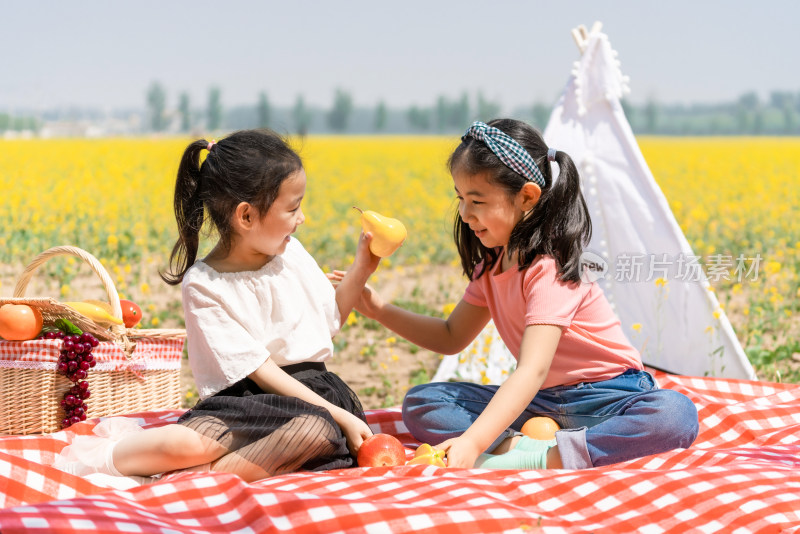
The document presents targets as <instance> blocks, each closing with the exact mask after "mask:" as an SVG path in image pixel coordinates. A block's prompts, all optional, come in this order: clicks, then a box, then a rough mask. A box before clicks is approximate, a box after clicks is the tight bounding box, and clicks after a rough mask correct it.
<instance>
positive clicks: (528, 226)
mask: <svg viewBox="0 0 800 534" xmlns="http://www.w3.org/2000/svg"><path fill="white" fill-rule="evenodd" d="M488 124H489V126H494V127H495V128H498V129H499V130H502V131H503V132H505V133H506V134H508V135H510V136H511V137H512V138H514V140H515V141H517V142H518V143H519V144H520V145H522V147H523V148H524V149H525V150H527V151H528V153H529V154H530V155H531V157H532V158H533V160H534V161H535V162H536V165H537V166H538V167H539V169H540V170H541V171H542V175H543V176H544V180H545V185H544V187H542V196H541V198H540V199H539V202H538V203H537V204H536V206H535V207H534V208H533V210H531V212H530V213H528V214H526V215H525V216H524V217H523V218H522V219H521V220H520V221H519V222H518V223H517V225H516V226H515V227H514V229H513V230H512V232H511V236H510V238H509V241H508V252H514V251H518V252H519V268H520V269H524V268H526V267H528V266H530V264H531V263H532V262H533V260H534V258H535V257H536V256H537V255H539V254H547V255H549V256H552V257H553V258H555V260H556V265H557V266H558V269H559V275H560V279H561V280H565V281H566V280H568V281H574V282H579V281H580V277H581V270H580V269H581V268H580V265H581V259H580V256H581V253H582V252H583V247H584V246H586V244H588V243H589V239H590V238H591V236H592V221H591V218H590V217H589V210H588V209H587V208H586V202H585V201H584V199H583V195H582V194H581V188H580V177H579V175H578V169H577V168H576V167H575V163H573V161H572V158H570V157H569V155H568V154H567V153H566V152H562V151H558V152H556V158H555V161H556V163H558V168H559V173H558V176H557V179H556V180H555V184H553V175H552V172H551V170H550V165H549V162H548V161H547V144H546V143H545V142H544V139H543V138H542V135H541V134H540V133H539V132H538V131H536V130H535V129H534V128H533V127H531V126H529V125H528V124H526V123H524V122H522V121H518V120H513V119H495V120H493V121H491V122H489V123H488ZM447 165H448V167H449V169H450V173H451V174H452V173H453V172H454V171H457V170H460V171H463V172H466V173H467V174H471V175H474V174H479V173H484V172H488V173H489V180H490V182H492V183H494V184H497V185H498V186H500V187H502V188H503V189H505V190H506V191H507V192H508V195H509V196H514V195H516V194H517V193H518V192H519V191H520V190H521V189H522V186H523V185H525V183H526V182H527V180H526V179H525V178H524V177H523V176H522V175H520V174H518V173H517V172H515V171H513V170H511V169H510V168H509V167H507V166H506V165H505V164H504V163H503V162H502V161H500V159H499V158H498V157H497V156H496V155H495V154H494V153H493V152H492V151H491V150H490V149H489V148H488V147H487V146H486V144H485V143H483V142H482V141H476V140H475V139H473V138H472V137H467V138H466V139H464V140H463V141H462V142H461V144H460V145H458V147H456V149H455V151H453V154H452V155H451V156H450V159H449V160H448V162H447ZM453 237H454V238H455V241H456V247H457V248H458V254H459V255H460V256H461V266H462V268H463V269H464V274H466V275H467V277H469V278H470V279H473V277H475V278H477V277H479V276H481V275H483V273H485V272H487V271H488V270H489V269H490V268H491V267H492V266H493V265H494V264H495V263H496V262H497V259H498V258H499V255H500V250H499V249H494V248H491V249H490V248H487V247H485V246H483V244H482V243H481V242H480V240H479V239H478V238H477V237H476V236H475V234H474V233H473V232H472V231H471V230H470V229H469V225H468V224H467V223H465V222H464V221H462V220H461V216H460V215H459V213H458V210H456V214H455V220H454V224H453ZM479 265H481V267H480V271H479V272H477V273H476V269H477V268H478V266H479Z"/></svg>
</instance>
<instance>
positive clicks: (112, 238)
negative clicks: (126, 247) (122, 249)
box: [107, 235, 119, 247]
mask: <svg viewBox="0 0 800 534" xmlns="http://www.w3.org/2000/svg"><path fill="white" fill-rule="evenodd" d="M107 242H108V246H109V247H116V246H117V243H119V239H118V238H117V236H115V235H110V236H108V241H107Z"/></svg>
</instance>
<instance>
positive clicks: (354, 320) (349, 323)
mask: <svg viewBox="0 0 800 534" xmlns="http://www.w3.org/2000/svg"><path fill="white" fill-rule="evenodd" d="M357 322H358V316H357V315H356V314H355V313H351V314H350V315H348V316H347V320H346V321H345V324H346V325H347V326H353V325H354V324H356V323H357Z"/></svg>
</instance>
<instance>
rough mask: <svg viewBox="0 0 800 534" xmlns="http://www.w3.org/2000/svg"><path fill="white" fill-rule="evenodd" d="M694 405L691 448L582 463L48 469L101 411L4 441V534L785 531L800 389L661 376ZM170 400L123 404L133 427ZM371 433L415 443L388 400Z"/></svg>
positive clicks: (798, 473)
mask: <svg viewBox="0 0 800 534" xmlns="http://www.w3.org/2000/svg"><path fill="white" fill-rule="evenodd" d="M657 378H658V381H659V383H660V384H661V386H662V387H668V388H672V389H675V390H678V391H680V392H681V393H684V394H685V395H687V396H689V398H691V399H692V401H693V402H694V403H695V404H696V405H697V407H698V411H699V416H700V435H699V437H698V439H697V441H696V442H695V443H694V445H693V446H692V447H691V448H690V449H687V450H678V451H672V452H668V453H664V454H659V455H655V456H650V457H647V458H641V459H638V460H633V461H630V462H625V463H622V464H617V465H612V466H607V467H601V468H594V469H587V470H582V471H569V470H553V471H516V470H503V471H491V470H481V469H446V468H437V467H433V466H419V465H417V466H403V467H393V468H352V469H342V470H336V471H328V472H322V473H294V474H289V475H282V476H276V477H272V478H268V479H265V480H261V481H259V482H256V483H252V484H247V483H245V482H243V481H242V480H241V479H239V478H238V477H236V476H233V475H227V474H215V473H175V474H171V475H167V476H165V477H163V479H162V480H161V481H159V482H157V483H154V484H150V485H146V486H140V487H135V488H133V489H130V490H125V491H122V490H109V489H107V488H102V487H99V486H96V485H94V484H92V483H91V482H88V481H87V480H84V479H81V478H78V477H76V476H73V475H70V474H67V473H63V472H61V471H58V470H56V469H54V468H52V467H51V466H50V464H51V463H52V461H53V459H54V457H55V455H56V454H57V453H58V452H59V451H60V450H61V449H62V448H63V447H64V446H66V445H67V444H69V443H70V442H71V440H72V439H73V438H74V437H75V435H77V434H89V433H91V432H92V429H93V427H94V425H95V424H96V423H97V422H98V420H92V421H86V422H84V423H80V424H77V425H74V426H73V427H70V428H69V429H68V430H66V431H61V432H57V433H55V434H51V435H45V436H25V437H13V436H6V437H0V531H2V532H3V533H5V534H8V533H13V532H36V531H39V532H81V531H84V532H86V531H92V532H94V531H100V532H163V533H168V532H169V533H172V532H198V533H200V532H209V533H210V532H252V533H261V532H284V531H289V532H301V533H302V532H320V533H332V532H424V533H432V532H441V533H450V532H474V533H488V532H538V531H543V532H633V531H642V532H664V531H670V532H791V531H800V385H789V384H773V383H762V382H755V381H744V380H734V379H718V378H716V379H715V378H691V377H682V376H674V375H665V374H658V375H657ZM180 413H181V411H180V410H172V411H163V412H150V413H139V414H133V415H130V416H128V417H132V418H135V419H136V420H137V421H138V422H139V423H140V424H141V425H142V426H145V427H151V426H158V425H163V424H166V423H169V422H173V421H175V420H176V419H177V418H178V416H179V415H180ZM368 420H369V422H370V424H371V427H372V429H373V431H374V432H384V433H388V434H393V435H395V436H397V437H398V438H399V439H400V440H401V441H402V442H403V444H404V445H405V446H406V447H407V449H408V450H407V452H408V455H409V457H410V456H411V454H412V451H413V449H414V448H415V447H416V446H417V445H419V443H418V442H416V441H415V440H414V439H413V438H412V437H411V436H410V435H409V434H408V432H407V429H406V428H405V426H404V425H403V423H402V420H401V418H400V413H399V410H398V409H396V408H395V409H386V410H373V411H370V412H369V413H368Z"/></svg>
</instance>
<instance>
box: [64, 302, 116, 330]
mask: <svg viewBox="0 0 800 534" xmlns="http://www.w3.org/2000/svg"><path fill="white" fill-rule="evenodd" d="M64 304H65V305H67V306H69V307H70V308H72V309H73V310H75V311H76V312H78V313H80V314H81V315H85V316H86V317H88V318H89V319H91V320H92V321H94V322H95V323H97V324H99V325H101V326H110V325H112V324H123V323H122V319H117V318H116V317H114V316H113V315H111V314H110V313H109V312H108V310H106V309H105V308H103V307H102V306H100V305H98V304H95V303H93V302H65V303H64Z"/></svg>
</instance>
